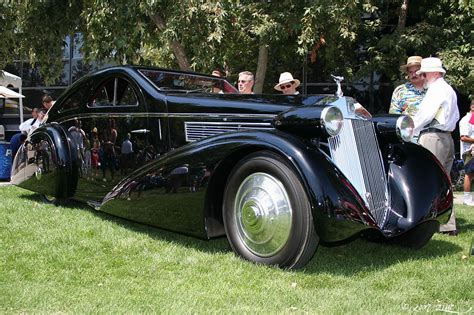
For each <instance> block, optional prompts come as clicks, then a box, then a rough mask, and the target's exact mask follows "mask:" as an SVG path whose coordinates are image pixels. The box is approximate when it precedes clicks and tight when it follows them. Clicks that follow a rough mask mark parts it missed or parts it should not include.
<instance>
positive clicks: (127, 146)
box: [120, 139, 133, 154]
mask: <svg viewBox="0 0 474 315" xmlns="http://www.w3.org/2000/svg"><path fill="white" fill-rule="evenodd" d="M120 152H121V153H122V154H130V153H133V146H132V142H131V141H130V140H128V139H125V140H123V142H122V148H121V150H120Z"/></svg>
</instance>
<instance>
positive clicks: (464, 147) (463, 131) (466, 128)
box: [459, 113, 474, 157]
mask: <svg viewBox="0 0 474 315" xmlns="http://www.w3.org/2000/svg"><path fill="white" fill-rule="evenodd" d="M471 115H472V113H467V114H466V116H464V117H463V118H462V119H461V121H460V122H459V135H460V136H467V137H469V138H474V125H471V124H470V123H469V119H471ZM471 144H472V143H469V142H463V141H461V148H460V153H461V157H462V155H463V154H464V153H465V152H467V151H469V150H470V149H471Z"/></svg>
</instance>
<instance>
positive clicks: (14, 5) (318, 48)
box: [0, 0, 474, 94]
mask: <svg viewBox="0 0 474 315" xmlns="http://www.w3.org/2000/svg"><path fill="white" fill-rule="evenodd" d="M403 3H405V4H406V6H405V7H404V10H402V4H403ZM0 6H1V11H0V35H1V36H2V40H3V42H2V45H1V46H0V66H4V65H5V64H6V63H9V62H11V61H12V60H15V59H24V60H28V61H29V62H31V63H32V64H35V63H38V64H40V65H41V68H40V69H41V72H42V75H43V77H44V78H45V79H46V82H47V83H52V82H54V80H55V79H56V78H57V77H59V75H60V73H61V71H62V67H63V65H62V58H61V56H62V49H63V47H64V45H65V42H64V38H65V37H66V36H67V35H70V34H75V33H81V34H82V36H83V40H84V41H83V43H84V44H83V47H82V53H83V55H84V57H85V58H86V59H88V60H96V61H106V60H114V61H115V62H117V63H120V64H145V65H157V66H162V67H170V68H181V69H192V70H196V71H200V72H207V73H210V72H211V71H212V69H213V68H215V67H219V68H224V69H225V70H226V71H227V73H228V74H229V75H230V76H231V78H235V77H236V75H237V73H238V72H240V71H242V70H250V71H252V72H254V73H255V72H256V71H257V68H258V67H259V66H262V63H266V64H265V66H266V68H267V69H268V70H267V71H260V73H262V72H263V77H264V78H266V82H270V83H269V84H267V85H266V87H265V88H264V91H265V90H266V91H267V92H268V91H269V89H271V86H272V85H273V84H272V83H271V82H275V81H276V80H277V78H278V75H279V73H280V72H282V71H292V72H295V73H300V69H301V67H302V65H303V64H304V62H305V61H308V62H309V64H310V67H309V70H310V74H311V75H312V78H313V79H314V78H317V79H319V80H328V78H329V74H331V73H337V74H342V75H344V76H345V77H346V78H347V79H348V80H357V79H358V78H362V77H365V76H368V75H370V74H371V73H374V71H375V72H377V73H379V74H382V75H384V76H385V77H386V78H388V79H389V80H390V81H391V82H396V81H397V80H400V79H403V78H401V76H400V72H399V65H400V64H402V63H403V62H404V61H405V60H406V57H407V56H409V55H413V54H419V55H421V56H429V55H436V56H439V57H441V58H442V59H443V62H444V65H445V66H446V68H447V70H448V74H447V79H448V80H449V81H450V82H451V83H453V84H454V85H455V86H456V87H457V88H458V89H459V90H460V91H461V92H463V93H465V94H468V93H472V86H473V80H474V74H473V44H472V42H473V41H472V34H473V30H472V25H473V23H472V18H473V16H472V14H473V5H472V3H471V1H469V0H456V1H449V0H420V1H411V2H409V1H406V0H405V1H403V0H389V1H386V0H385V1H382V0H333V1H325V0H305V1H301V0H282V1H276V0H261V1H250V0H240V1H231V0H226V1H202V0H173V1H171V0H146V1H139V0H115V1H111V0H76V1H74V0H66V1H46V0H42V1H32V0H17V1H9V2H3V3H2V4H1V5H0ZM401 22H404V23H401ZM262 48H264V49H262ZM262 51H263V52H264V53H266V56H264V57H265V58H264V59H260V60H263V61H261V62H260V64H259V62H258V60H259V57H262V56H263V55H262V53H261V52H262ZM259 52H260V56H259ZM265 74H266V77H265ZM262 83H263V82H262Z"/></svg>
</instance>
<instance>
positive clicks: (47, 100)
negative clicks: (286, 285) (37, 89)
mask: <svg viewBox="0 0 474 315" xmlns="http://www.w3.org/2000/svg"><path fill="white" fill-rule="evenodd" d="M42 105H43V109H44V111H45V113H47V112H48V110H49V109H50V108H51V107H52V106H53V105H54V102H53V99H52V97H51V96H49V95H45V96H43V101H42Z"/></svg>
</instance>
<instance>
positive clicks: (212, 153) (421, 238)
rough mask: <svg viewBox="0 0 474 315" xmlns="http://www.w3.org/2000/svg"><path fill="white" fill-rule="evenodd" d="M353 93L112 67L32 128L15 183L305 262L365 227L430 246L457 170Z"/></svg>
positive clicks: (405, 120)
mask: <svg viewBox="0 0 474 315" xmlns="http://www.w3.org/2000/svg"><path fill="white" fill-rule="evenodd" d="M355 108H356V107H355V101H354V100H353V99H352V98H349V97H343V96H341V95H339V96H334V95H313V96H300V95H295V96H285V95H241V94H238V93H237V91H236V90H235V88H234V87H233V86H232V85H231V84H229V83H228V82H227V81H225V80H223V79H221V78H218V77H212V76H207V75H202V74H197V73H189V72H179V71H171V70H165V69H157V68H147V67H114V68H109V69H105V70H102V71H99V72H96V73H94V74H91V75H88V76H86V77H84V78H82V79H80V80H79V81H77V82H76V83H75V84H74V85H73V86H71V88H70V89H69V90H67V91H66V92H65V93H64V94H63V95H62V96H61V97H60V98H59V99H58V100H57V102H56V104H55V105H54V106H53V107H52V108H51V109H50V111H49V113H48V120H47V123H46V124H44V125H43V126H41V127H40V128H38V129H36V130H35V131H34V132H33V133H32V134H30V135H29V138H28V140H27V143H26V144H25V145H24V147H23V148H22V149H21V150H20V151H19V153H18V154H17V156H16V157H15V160H14V165H13V170H12V182H13V183H14V184H16V185H18V186H20V187H23V188H26V189H29V190H32V191H35V192H38V193H39V194H41V195H42V196H43V197H44V198H45V199H46V200H48V201H50V202H54V203H60V202H63V201H65V200H67V199H75V200H79V201H82V202H86V203H88V204H89V205H90V206H92V207H94V208H95V209H97V210H100V211H104V212H107V213H110V214H112V215H116V216H119V217H122V218H126V219H129V220H133V221H137V222H141V223H144V224H149V225H153V226H157V227H160V228H164V229H168V230H173V231H177V232H181V233H185V234H189V235H193V236H197V237H201V238H205V239H208V238H213V237H217V236H222V235H226V236H227V238H228V240H229V243H230V245H231V246H232V248H233V249H234V250H235V252H236V253H237V254H239V255H240V256H242V257H244V258H245V259H248V260H250V261H254V262H258V263H264V264H270V265H278V266H280V267H284V268H298V267H302V266H304V265H305V264H306V263H307V262H308V261H309V260H310V259H311V257H312V256H313V255H314V253H315V251H316V248H317V246H318V244H319V243H321V244H322V245H338V244H342V243H344V242H347V241H349V240H352V239H354V238H356V237H358V236H361V235H362V236H363V237H366V238H368V239H371V240H376V241H382V242H389V243H397V244H400V245H403V246H410V247H415V248H419V247H421V246H423V245H425V244H426V243H427V242H428V241H429V239H430V238H431V237H432V235H433V233H435V232H436V231H437V230H438V227H439V225H440V223H443V222H445V221H447V219H448V217H449V215H450V213H451V210H452V203H453V195H452V188H451V184H450V180H449V178H448V176H447V175H446V173H445V172H444V170H443V169H442V166H441V165H440V164H439V162H438V160H437V159H436V158H435V157H434V156H433V155H432V154H431V153H430V152H429V151H427V150H425V149H424V148H422V147H421V146H419V145H416V144H413V143H412V142H410V140H411V137H412V129H413V122H412V120H411V119H410V118H409V117H407V116H393V115H384V116H376V117H371V118H367V117H361V116H359V115H358V114H357V110H356V109H355Z"/></svg>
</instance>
